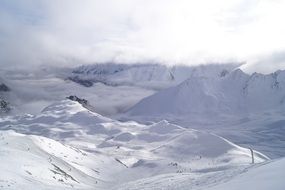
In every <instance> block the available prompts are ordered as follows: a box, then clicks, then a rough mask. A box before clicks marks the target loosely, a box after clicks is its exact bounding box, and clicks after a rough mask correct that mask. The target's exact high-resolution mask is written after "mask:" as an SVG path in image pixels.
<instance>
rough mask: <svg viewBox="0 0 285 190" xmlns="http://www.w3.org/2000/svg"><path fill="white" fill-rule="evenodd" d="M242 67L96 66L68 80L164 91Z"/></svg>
mask: <svg viewBox="0 0 285 190" xmlns="http://www.w3.org/2000/svg"><path fill="white" fill-rule="evenodd" d="M238 66H240V64H212V65H200V66H186V65H185V66H183V65H177V66H166V65H162V64H129V65H128V64H114V63H106V64H94V65H85V66H81V67H78V68H76V69H74V70H73V72H72V74H71V75H70V76H69V77H68V78H69V79H70V80H72V81H74V82H77V83H79V84H82V85H83V86H87V87H90V86H92V85H93V83H96V82H101V83H104V84H106V85H113V86H117V85H140V86H144V87H148V88H152V87H153V88H160V89H161V88H165V87H167V86H172V85H175V84H177V83H180V82H182V81H184V80H185V79H187V78H189V77H194V76H195V77H203V76H207V77H216V76H220V75H224V74H226V73H227V72H230V71H231V70H233V69H234V68H236V67H238Z"/></svg>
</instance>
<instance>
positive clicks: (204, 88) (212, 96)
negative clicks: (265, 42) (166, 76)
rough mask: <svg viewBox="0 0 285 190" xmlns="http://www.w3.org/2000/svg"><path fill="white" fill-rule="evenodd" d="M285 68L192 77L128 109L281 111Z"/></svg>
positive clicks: (146, 112)
mask: <svg viewBox="0 0 285 190" xmlns="http://www.w3.org/2000/svg"><path fill="white" fill-rule="evenodd" d="M284 100H285V71H277V72H275V73H272V74H269V75H263V74H258V73H254V74H252V75H248V74H246V73H244V72H243V71H241V70H240V69H237V70H234V71H232V72H230V73H228V74H225V75H222V76H221V77H196V76H195V77H190V78H188V79H187V80H185V81H184V82H182V83H181V84H179V85H177V86H174V87H171V88H168V89H165V90H161V91H160V92H158V93H156V94H154V95H152V96H149V97H146V98H144V99H143V100H141V101H140V102H139V103H138V104H136V105H135V106H134V107H132V108H131V109H130V110H129V114H130V115H133V116H159V115H177V116H181V115H188V116H191V115H193V114H215V115H217V114H218V115H219V114H238V115H246V114H249V113H256V112H266V111H269V110H280V109H281V110H282V109H283V108H284V106H285V105H284Z"/></svg>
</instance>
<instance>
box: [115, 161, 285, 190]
mask: <svg viewBox="0 0 285 190" xmlns="http://www.w3.org/2000/svg"><path fill="white" fill-rule="evenodd" d="M284 169H285V160H284V159H280V160H275V161H272V162H267V163H265V164H264V163H263V164H258V165H254V166H251V167H243V168H236V169H231V170H224V171H213V172H209V173H195V172H192V173H186V174H174V173H172V174H164V175H159V176H154V177H150V178H145V179H141V180H137V181H134V182H130V183H127V184H123V185H121V186H120V187H118V189H120V190H126V189H128V190H154V189H155V190H156V189H157V190H158V189H167V190H198V189H199V190H240V189H246V190H247V189H258V190H270V189H274V190H283V189H284V187H285V182H284Z"/></svg>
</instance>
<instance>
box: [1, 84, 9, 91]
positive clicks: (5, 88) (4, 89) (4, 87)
mask: <svg viewBox="0 0 285 190" xmlns="http://www.w3.org/2000/svg"><path fill="white" fill-rule="evenodd" d="M8 91H10V88H9V87H8V86H7V85H5V84H4V83H2V84H0V92H8Z"/></svg>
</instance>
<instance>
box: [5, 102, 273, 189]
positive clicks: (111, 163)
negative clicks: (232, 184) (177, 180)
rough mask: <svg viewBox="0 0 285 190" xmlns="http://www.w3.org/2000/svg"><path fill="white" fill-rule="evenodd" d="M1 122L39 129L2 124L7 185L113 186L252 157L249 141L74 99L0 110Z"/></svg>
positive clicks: (259, 158)
mask: <svg viewBox="0 0 285 190" xmlns="http://www.w3.org/2000/svg"><path fill="white" fill-rule="evenodd" d="M0 128H1V130H15V131H17V132H18V133H24V134H33V135H37V136H26V135H19V134H15V133H13V132H2V136H3V138H2V139H3V141H2V143H3V145H7V146H1V149H0V156H1V163H0V167H2V168H3V170H1V172H0V173H1V174H0V175H1V176H7V179H6V178H5V181H3V183H4V184H3V185H7V181H9V184H10V185H14V186H15V187H16V186H17V185H18V186H17V187H19V185H21V184H23V185H26V186H24V187H26V188H27V189H29V188H31V186H32V184H34V182H37V184H39V186H38V187H39V189H42V188H43V189H44V187H42V186H41V185H42V184H46V185H47V186H46V188H47V189H48V188H49V187H50V186H51V185H54V186H56V187H54V189H56V188H58V189H62V188H63V187H66V188H68V187H69V186H71V185H73V186H74V187H76V188H77V187H78V188H86V189H88V188H89V187H93V188H94V187H98V188H102V189H109V188H111V187H112V188H115V187H117V186H118V185H120V184H124V183H130V182H132V181H135V180H140V179H142V178H149V177H153V176H158V175H163V174H171V173H189V172H198V173H199V172H202V173H208V172H210V171H224V170H230V169H234V168H239V167H247V166H249V165H250V164H251V162H252V157H251V151H250V150H249V149H248V148H242V147H240V146H237V145H235V144H233V143H231V142H229V141H227V140H225V139H223V138H221V137H219V136H216V135H213V134H210V133H206V132H200V131H196V130H191V129H185V128H182V127H180V126H178V125H173V124H170V123H168V122H167V121H161V122H158V123H154V124H152V125H142V124H138V123H136V122H119V121H116V120H112V119H109V118H106V117H103V116H101V115H99V114H96V113H93V112H90V111H89V110H87V109H86V108H84V107H82V106H81V105H80V104H79V103H77V102H74V101H71V100H63V101H61V102H57V103H55V104H53V105H51V106H48V107H47V108H45V109H44V110H43V111H42V113H41V114H39V115H24V116H16V117H6V118H1V120H0ZM38 135H40V136H45V137H48V138H49V139H48V138H44V137H38ZM50 138H51V139H54V140H57V141H59V142H61V143H63V144H61V143H59V142H56V141H54V140H50ZM7 143H8V144H7ZM85 151H86V152H85ZM16 155H21V159H20V160H19V161H18V160H17V161H13V159H14V158H16ZM49 157H52V160H53V161H52V162H50V161H49V160H50V159H49ZM31 158H33V159H31ZM254 158H255V162H256V163H259V162H263V161H265V160H267V159H268V158H267V157H266V156H264V155H262V154H261V153H258V152H256V151H255V152H254ZM34 159H35V160H34ZM11 162H15V163H17V165H15V167H16V168H18V169H16V168H12V169H9V168H7V167H6V166H9V165H11ZM38 163H42V164H40V165H39V164H38ZM25 167H26V168H25ZM20 168H25V169H20ZM59 168H60V169H59ZM70 168H71V171H70ZM52 170H55V171H56V172H53V171H52ZM27 171H28V172H27ZM62 171H64V172H62ZM57 172H59V173H60V174H57ZM30 173H31V174H32V175H31V174H30ZM64 173H67V174H68V175H66V174H64ZM8 174H9V175H8ZM54 175H56V176H55V177H56V180H55V179H54V178H53V176H54ZM9 176H10V177H9ZM63 176H64V177H63ZM68 176H72V178H71V177H68ZM65 177H66V178H65ZM62 178H63V180H64V181H63V182H62V180H61V179H62ZM13 179H18V180H14V181H13ZM25 179H28V180H29V181H30V182H26V181H25ZM72 179H75V180H76V181H78V182H80V183H79V184H78V183H77V182H76V181H75V180H72ZM15 181H16V182H17V183H15ZM12 182H13V184H12ZM53 182H55V183H53ZM51 188H52V187H51ZM16 189H17V188H16Z"/></svg>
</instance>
